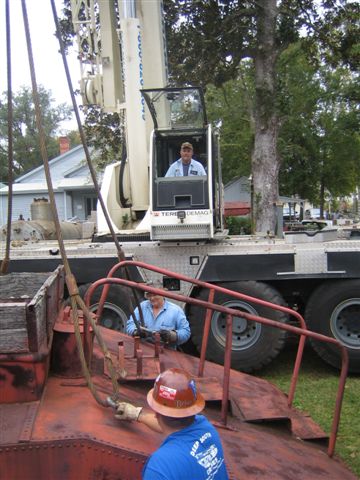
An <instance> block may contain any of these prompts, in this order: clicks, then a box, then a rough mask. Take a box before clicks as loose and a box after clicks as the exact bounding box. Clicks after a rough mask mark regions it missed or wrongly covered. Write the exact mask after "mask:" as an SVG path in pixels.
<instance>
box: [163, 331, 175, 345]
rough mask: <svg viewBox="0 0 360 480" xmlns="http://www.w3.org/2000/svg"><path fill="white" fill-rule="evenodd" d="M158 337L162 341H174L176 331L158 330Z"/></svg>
mask: <svg viewBox="0 0 360 480" xmlns="http://www.w3.org/2000/svg"><path fill="white" fill-rule="evenodd" d="M160 338H161V340H162V341H163V342H164V343H176V342H177V333H176V332H175V330H160Z"/></svg>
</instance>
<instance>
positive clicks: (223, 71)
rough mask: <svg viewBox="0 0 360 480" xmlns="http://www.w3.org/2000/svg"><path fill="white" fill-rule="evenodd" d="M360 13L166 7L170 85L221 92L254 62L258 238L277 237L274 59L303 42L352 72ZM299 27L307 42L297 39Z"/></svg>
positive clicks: (307, 1) (210, 4)
mask: <svg viewBox="0 0 360 480" xmlns="http://www.w3.org/2000/svg"><path fill="white" fill-rule="evenodd" d="M320 3H321V5H320ZM320 7H321V8H322V10H321V9H320ZM359 11H360V7H359V5H358V4H357V2H348V1H342V0H329V1H322V2H316V3H315V2H313V1H311V0H303V1H301V2H299V1H297V0H282V1H281V2H276V0H257V1H241V0H228V1H222V0H202V1H197V2H194V1H191V0H181V1H175V0H166V1H165V20H166V25H167V38H168V48H169V58H170V71H171V73H172V78H173V81H177V82H180V83H187V84H189V83H190V84H191V83H192V84H199V83H200V84H201V85H203V86H204V87H206V86H207V85H208V84H214V85H215V86H221V85H223V84H224V83H225V82H227V81H228V80H230V79H236V78H237V77H238V72H239V66H240V65H241V63H242V62H243V60H244V59H251V60H252V61H253V65H254V72H255V94H254V104H253V111H252V114H251V117H252V118H254V148H253V152H252V175H253V185H254V204H253V209H254V212H253V214H254V219H255V223H256V230H257V231H267V230H271V231H274V230H275V222H276V216H275V203H276V200H277V198H278V175H279V170H280V165H281V160H280V156H279V153H278V145H277V143H278V134H279V126H280V123H279V111H278V104H277V96H276V93H277V91H278V90H277V66H278V59H279V56H280V54H281V52H282V51H284V50H285V49H286V48H287V47H288V46H289V45H290V44H291V43H294V42H297V41H302V42H303V44H304V48H305V47H306V51H307V53H308V55H309V56H311V57H312V59H313V60H314V63H319V62H320V60H321V54H324V58H325V56H327V59H330V58H331V60H332V61H333V62H334V64H336V62H338V61H339V60H342V61H344V62H347V63H349V64H351V67H352V68H353V67H354V66H355V65H356V64H357V61H358V58H359V50H358V48H356V47H355V46H354V45H355V44H356V41H357V40H356V39H357V36H356V33H357V32H358V30H359V26H358V24H357V23H356V18H358V14H359ZM304 28H305V29H306V34H307V36H306V37H301V34H302V33H303V29H304ZM334 38H335V40H333V39H334ZM329 39H332V40H331V42H329ZM319 47H326V49H325V48H323V49H322V50H319Z"/></svg>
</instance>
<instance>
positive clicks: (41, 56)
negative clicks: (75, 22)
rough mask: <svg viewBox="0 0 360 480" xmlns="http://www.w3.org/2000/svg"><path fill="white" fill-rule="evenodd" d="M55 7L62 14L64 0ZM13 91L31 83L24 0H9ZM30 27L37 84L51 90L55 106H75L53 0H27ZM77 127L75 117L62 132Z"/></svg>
mask: <svg viewBox="0 0 360 480" xmlns="http://www.w3.org/2000/svg"><path fill="white" fill-rule="evenodd" d="M55 4H56V10H57V13H58V15H60V14H61V9H62V1H61V0H56V1H55ZM9 5H10V28H11V59H12V90H13V92H14V93H16V92H17V91H18V90H19V88H20V87H21V86H22V85H26V86H31V79H30V68H29V61H28V54H27V46H26V41H25V33H24V22H23V16H22V8H21V0H10V1H9ZM26 8H27V13H28V18H29V29H30V36H31V43H32V50H33V57H34V63H35V74H36V80H37V83H38V85H43V86H44V87H45V88H46V89H47V90H51V93H52V97H53V98H54V100H55V102H54V105H58V104H60V103H66V104H68V105H70V106H71V105H72V103H71V97H70V94H69V90H68V85H67V81H66V76H65V71H64V66H63V62H62V57H61V55H60V53H59V52H58V50H59V42H58V40H57V39H56V37H55V36H54V32H55V24H54V19H53V14H52V10H51V3H50V0H26ZM5 19H6V13H5V0H0V35H1V37H0V92H1V93H2V92H4V91H6V90H7V68H6V66H7V57H6V20H5ZM68 64H69V70H70V73H71V78H72V83H73V88H74V89H77V88H78V85H79V84H78V82H79V78H80V66H79V63H78V61H77V59H76V54H75V53H74V52H73V53H72V54H71V55H70V56H69V57H68ZM75 129H77V126H76V122H75V119H73V120H71V121H69V122H64V123H63V124H62V126H61V132H60V133H61V134H63V133H65V132H66V130H75Z"/></svg>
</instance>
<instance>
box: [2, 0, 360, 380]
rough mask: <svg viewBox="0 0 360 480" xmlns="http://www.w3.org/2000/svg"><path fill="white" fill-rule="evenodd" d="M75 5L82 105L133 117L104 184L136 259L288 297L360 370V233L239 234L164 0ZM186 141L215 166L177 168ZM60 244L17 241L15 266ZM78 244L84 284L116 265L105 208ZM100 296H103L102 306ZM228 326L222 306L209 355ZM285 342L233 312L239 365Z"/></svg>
mask: <svg viewBox="0 0 360 480" xmlns="http://www.w3.org/2000/svg"><path fill="white" fill-rule="evenodd" d="M71 8H72V17H73V24H74V29H75V32H76V36H77V40H78V46H79V58H80V59H81V93H82V99H83V103H84V104H85V105H89V104H90V105H91V104H96V105H100V106H101V107H102V108H103V109H104V110H105V111H112V112H114V111H115V112H118V113H119V115H120V117H121V118H122V119H124V125H125V135H124V138H125V139H126V155H123V158H122V159H121V161H119V162H114V163H113V164H111V165H109V166H107V167H106V169H105V172H104V174H103V179H102V186H101V194H102V197H103V199H104V202H105V204H106V208H107V210H108V213H109V216H110V218H111V222H112V226H113V228H114V230H115V231H116V234H117V235H118V238H119V239H120V241H121V244H122V248H123V250H124V252H125V255H126V257H127V258H128V259H134V260H137V261H142V262H145V263H149V264H152V265H155V266H157V267H161V268H164V269H168V270H169V271H170V270H172V271H176V272H178V273H181V274H183V275H187V276H189V277H192V278H196V279H199V280H203V281H206V282H210V283H214V284H217V285H220V286H224V287H226V288H228V289H231V290H234V291H237V292H241V293H243V294H246V295H248V296H253V297H258V298H260V299H262V300H265V301H268V302H272V303H276V304H279V305H287V306H289V307H291V308H293V309H294V310H296V311H298V312H300V313H301V314H302V315H303V316H304V318H305V321H306V322H307V325H308V327H309V328H310V329H312V330H314V331H317V332H320V333H323V334H325V335H329V336H332V337H335V338H336V339H338V340H339V341H340V342H342V343H343V344H344V345H345V346H346V347H347V349H348V352H349V357H350V369H351V370H352V371H353V372H360V242H359V241H357V240H356V237H355V238H354V239H352V238H336V239H333V240H330V241H327V238H326V232H325V231H321V232H316V233H314V234H313V235H309V234H306V233H304V232H294V234H291V233H292V232H290V234H288V235H286V237H285V238H281V239H277V238H268V237H267V236H238V237H236V236H228V235H227V234H226V230H225V229H224V221H223V202H222V198H223V194H222V188H221V163H220V154H219V147H218V143H219V142H218V137H217V135H216V133H215V132H214V131H213V130H212V126H211V125H210V124H209V123H208V121H207V118H206V110H205V103H204V97H203V94H202V91H201V89H199V88H197V87H191V86H187V87H186V88H176V87H171V88H170V87H167V65H166V45H165V35H164V26H163V21H162V2H160V1H156V2H149V1H147V0H136V1H135V0H134V1H125V0H124V1H117V2H116V1H112V0H86V1H84V0H72V1H71ZM185 141H186V142H190V143H191V144H192V145H193V146H194V152H195V155H196V159H197V160H198V161H200V162H201V163H202V164H203V166H204V168H205V171H206V175H204V176H198V177H197V176H194V177H174V178H169V177H166V176H165V173H166V170H167V168H168V167H169V166H170V165H171V163H172V162H173V161H175V160H176V159H177V158H178V152H179V148H180V145H181V143H182V142H185ZM129 222H131V226H130V228H129ZM125 224H126V225H125ZM125 226H126V228H125ZM332 233H333V232H332ZM50 244H51V242H46V244H42V243H41V242H38V243H36V244H25V245H22V246H20V247H18V248H17V249H14V251H13V254H12V262H11V266H10V269H11V270H12V271H50V270H53V269H54V268H55V266H56V265H57V264H58V263H59V262H60V256H59V254H58V250H57V249H56V247H55V246H54V247H52V246H51V245H50ZM49 245H50V246H49ZM67 252H68V256H69V260H70V264H71V267H72V271H73V273H74V275H75V277H76V279H77V281H78V283H79V284H80V285H81V287H80V291H81V292H82V293H84V292H85V291H86V290H87V288H88V285H89V283H91V282H93V281H95V280H97V279H98V278H100V277H103V276H105V275H106V273H107V272H108V270H109V269H110V267H111V266H112V265H114V264H115V263H116V261H117V260H116V250H115V247H114V244H113V242H112V241H111V238H110V237H109V232H108V227H107V225H106V223H105V220H104V215H103V212H102V211H101V209H100V208H98V210H97V235H96V237H95V238H94V241H93V242H85V241H81V242H75V241H71V242H69V244H68V245H67ZM133 273H134V275H135V277H136V278H137V279H138V280H139V281H144V280H155V279H158V278H157V277H158V274H156V273H154V272H147V273H144V272H143V271H142V270H141V269H140V268H136V269H134V272H133ZM161 280H162V282H163V286H164V287H166V288H167V289H169V290H173V291H178V292H180V293H183V294H185V295H188V296H191V297H195V298H200V299H205V298H206V295H207V293H206V292H204V291H203V290H202V288H201V287H199V286H195V287H191V286H189V284H188V283H186V282H182V281H178V280H176V281H175V280H174V279H173V278H171V276H170V275H164V276H162V278H161ZM127 295H128V293H127V292H126V291H124V289H122V288H120V287H116V288H115V287H112V290H110V293H109V296H108V298H107V301H106V304H105V309H104V312H103V316H102V318H101V320H100V321H101V323H102V324H103V325H105V326H107V327H109V328H113V329H117V330H123V329H124V325H125V323H126V320H127V318H128V315H129V313H130V312H129V311H128V307H127V305H128V302H127V301H126V296H127ZM97 301H98V297H96V296H95V297H94V298H93V306H92V308H93V309H95V308H96V302H97ZM216 302H217V303H221V304H223V305H225V306H228V307H231V308H235V309H238V310H242V311H245V312H248V313H251V314H255V315H260V316H266V317H269V318H272V319H274V320H276V321H279V322H289V321H291V319H290V318H289V317H288V316H287V315H285V314H284V313H283V312H281V311H269V309H268V308H267V307H265V306H259V305H256V304H254V303H252V302H251V300H248V301H245V300H240V299H234V298H233V297H231V298H230V297H228V296H227V295H226V294H221V293H217V294H216ZM184 308H185V311H186V314H187V317H188V319H189V322H190V326H191V331H192V337H191V341H192V344H193V345H194V346H195V347H196V348H197V349H198V350H200V348H201V342H202V338H201V336H202V331H203V329H202V325H203V322H204V321H205V311H204V310H203V309H202V308H200V307H198V306H195V305H188V306H187V305H185V306H184ZM225 330H226V319H225V317H224V316H223V315H222V314H221V313H219V312H215V311H214V312H213V313H212V316H211V328H210V338H209V343H208V345H209V346H208V350H207V352H208V353H207V354H208V359H209V360H213V361H217V362H220V361H222V359H223V352H224V348H225V341H226V338H225ZM286 340H287V339H286V338H285V334H284V332H283V331H282V330H280V329H275V328H271V327H265V326H264V325H261V324H258V323H255V322H250V321H247V320H246V319H244V318H242V317H240V316H239V317H237V318H234V319H233V331H232V365H233V366H234V367H235V368H238V369H240V370H243V371H246V372H250V371H253V370H256V369H259V368H261V367H263V366H264V365H266V364H267V363H269V362H270V361H271V360H272V359H274V358H275V357H276V356H277V355H278V353H279V352H280V351H281V349H282V348H283V346H284V344H285V343H286ZM312 347H313V348H314V349H315V350H316V352H317V353H318V354H319V355H320V356H321V357H322V358H323V359H324V360H325V361H326V362H328V363H329V364H331V365H333V366H334V367H338V366H339V365H340V357H339V353H338V352H337V350H336V348H335V347H333V346H332V345H331V344H329V345H328V344H326V345H325V344H321V343H320V342H316V341H313V342H312Z"/></svg>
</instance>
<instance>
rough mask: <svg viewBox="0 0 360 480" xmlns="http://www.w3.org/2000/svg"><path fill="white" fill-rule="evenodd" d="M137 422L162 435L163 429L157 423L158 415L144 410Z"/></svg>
mask: <svg viewBox="0 0 360 480" xmlns="http://www.w3.org/2000/svg"><path fill="white" fill-rule="evenodd" d="M137 421H138V422H140V423H143V424H144V425H146V426H147V427H149V428H151V430H154V431H155V432H159V433H162V429H161V427H160V425H159V422H158V421H157V418H156V415H155V413H154V412H152V411H151V410H145V409H142V410H141V412H140V415H139V417H138V420H137Z"/></svg>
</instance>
